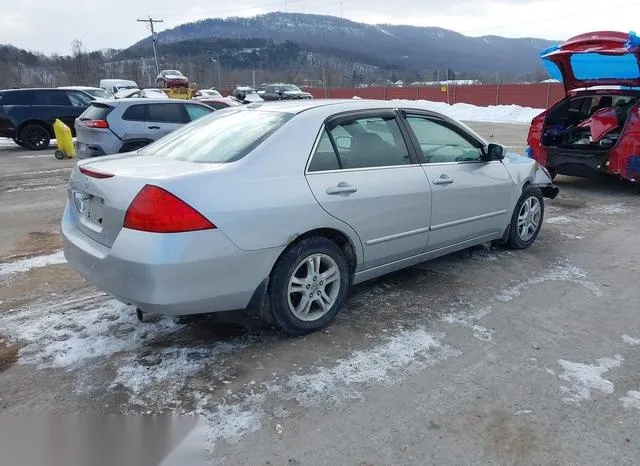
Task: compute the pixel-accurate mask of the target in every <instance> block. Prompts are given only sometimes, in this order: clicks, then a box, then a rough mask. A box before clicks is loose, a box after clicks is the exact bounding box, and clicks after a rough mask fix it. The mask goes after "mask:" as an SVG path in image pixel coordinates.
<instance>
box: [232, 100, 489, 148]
mask: <svg viewBox="0 0 640 466" xmlns="http://www.w3.org/2000/svg"><path fill="white" fill-rule="evenodd" d="M433 104H436V105H437V103H435V102H433V103H432V102H428V101H415V100H377V99H309V100H307V99H304V100H280V101H276V102H255V103H250V104H246V105H243V106H241V107H237V109H238V110H245V111H252V110H259V111H272V112H283V113H293V114H300V113H302V112H306V111H309V110H317V111H318V112H319V113H320V114H321V116H322V118H323V119H324V118H327V117H330V116H332V115H336V114H338V113H343V112H353V111H358V110H387V109H390V110H392V109H396V108H402V109H407V110H417V111H420V112H424V113H426V114H430V115H432V116H435V117H438V118H441V119H443V120H446V121H449V122H451V123H453V124H455V125H456V126H459V127H462V128H464V129H465V131H467V132H469V133H471V134H473V135H474V136H476V137H477V138H478V140H480V141H482V142H484V143H485V144H487V141H486V140H485V139H484V138H483V137H482V136H480V135H479V134H478V133H477V132H476V131H474V130H473V129H472V128H469V127H468V126H467V125H466V124H464V123H462V122H461V121H458V120H455V119H453V118H451V117H449V116H447V115H446V114H444V113H442V111H440V110H439V109H438V108H436V107H435V106H434V105H433Z"/></svg>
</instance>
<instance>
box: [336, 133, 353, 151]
mask: <svg viewBox="0 0 640 466" xmlns="http://www.w3.org/2000/svg"><path fill="white" fill-rule="evenodd" d="M335 142H336V146H337V147H338V149H345V150H349V149H351V138H350V137H347V136H338V137H336V138H335Z"/></svg>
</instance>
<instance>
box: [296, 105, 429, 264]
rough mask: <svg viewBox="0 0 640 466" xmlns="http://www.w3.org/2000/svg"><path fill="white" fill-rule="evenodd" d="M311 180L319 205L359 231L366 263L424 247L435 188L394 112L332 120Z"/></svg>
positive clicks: (408, 254) (309, 176)
mask: <svg viewBox="0 0 640 466" xmlns="http://www.w3.org/2000/svg"><path fill="white" fill-rule="evenodd" d="M307 181H308V183H309V186H310V187H311V190H312V192H313V194H314V196H315V197H316V199H317V200H318V202H319V203H320V205H321V206H322V207H323V208H324V209H325V210H326V211H327V212H328V213H329V214H331V215H332V216H334V217H336V218H337V219H339V220H341V221H343V222H345V223H347V224H348V225H350V226H351V227H352V228H353V229H354V230H355V231H356V232H357V233H358V235H359V237H360V240H361V241H362V245H363V248H364V268H365V269H368V268H372V267H377V266H380V265H384V264H387V263H390V262H393V261H397V260H401V259H405V258H407V257H411V256H414V255H417V254H420V253H422V252H423V251H424V250H425V248H426V245H427V238H428V235H429V216H430V212H429V210H430V189H429V185H428V183H427V178H426V175H425V173H424V170H423V169H422V168H421V167H420V165H419V164H417V163H414V160H413V159H412V155H411V153H410V151H409V148H408V145H407V143H406V140H405V137H404V134H403V130H402V128H401V126H400V125H399V122H398V120H397V117H396V115H395V112H393V111H390V110H389V111H384V110H382V111H375V112H358V113H357V114H351V115H346V116H344V115H343V116H340V117H339V118H338V119H335V120H333V121H330V122H328V123H327V125H326V128H325V129H324V130H323V133H322V135H321V138H320V140H319V143H318V145H317V148H316V149H315V152H314V155H313V156H312V159H311V161H310V163H309V166H308V169H307Z"/></svg>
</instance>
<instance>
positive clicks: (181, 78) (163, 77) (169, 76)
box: [156, 70, 189, 87]
mask: <svg viewBox="0 0 640 466" xmlns="http://www.w3.org/2000/svg"><path fill="white" fill-rule="evenodd" d="M156 85H157V86H158V87H181V86H184V87H187V86H189V79H188V78H187V77H186V76H185V75H183V74H182V73H181V72H180V71H178V70H162V71H161V72H160V74H159V75H158V77H157V78H156Z"/></svg>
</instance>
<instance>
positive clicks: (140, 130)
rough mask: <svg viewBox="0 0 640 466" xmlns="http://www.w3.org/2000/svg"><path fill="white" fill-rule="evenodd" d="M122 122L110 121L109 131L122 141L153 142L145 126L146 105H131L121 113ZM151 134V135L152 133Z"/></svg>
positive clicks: (150, 131)
mask: <svg viewBox="0 0 640 466" xmlns="http://www.w3.org/2000/svg"><path fill="white" fill-rule="evenodd" d="M121 119H122V121H117V119H114V120H113V121H112V120H111V119H110V121H109V126H110V127H111V130H112V131H113V132H114V133H116V134H117V135H118V137H119V138H120V139H122V140H123V141H132V140H141V139H142V140H146V141H149V140H153V139H152V137H151V136H150V133H152V130H150V129H148V126H149V125H148V124H147V104H133V105H131V106H129V107H128V108H127V109H126V110H125V111H124V112H123V113H122V118H121ZM152 134H153V133H152Z"/></svg>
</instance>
